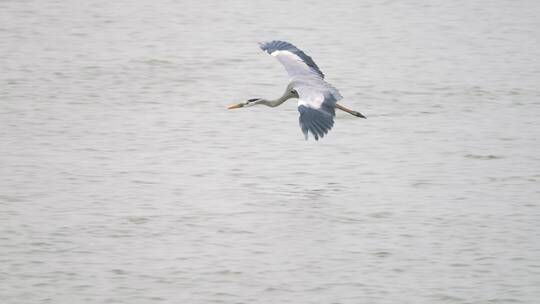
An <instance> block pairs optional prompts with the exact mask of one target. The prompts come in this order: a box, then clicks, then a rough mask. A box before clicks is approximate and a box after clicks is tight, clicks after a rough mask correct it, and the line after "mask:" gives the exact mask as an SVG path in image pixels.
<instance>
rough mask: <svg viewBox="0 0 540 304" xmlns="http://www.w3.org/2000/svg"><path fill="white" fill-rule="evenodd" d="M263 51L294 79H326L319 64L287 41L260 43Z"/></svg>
mask: <svg viewBox="0 0 540 304" xmlns="http://www.w3.org/2000/svg"><path fill="white" fill-rule="evenodd" d="M259 46H260V47H261V49H262V50H263V51H265V52H267V53H268V54H270V55H272V56H274V57H276V58H277V59H278V60H279V61H280V62H281V64H283V66H284V67H285V69H286V70H287V73H288V74H289V77H290V78H291V79H292V78H294V77H296V76H300V75H314V76H315V75H316V76H318V77H320V78H321V79H323V78H324V74H323V72H321V70H320V69H319V67H318V66H317V64H315V62H314V61H313V59H311V57H309V56H308V55H306V54H305V53H304V52H302V50H300V49H299V48H297V47H296V46H294V45H292V44H290V43H288V42H285V41H278V40H273V41H267V42H261V43H259Z"/></svg>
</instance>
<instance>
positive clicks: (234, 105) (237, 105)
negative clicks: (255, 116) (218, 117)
mask: <svg viewBox="0 0 540 304" xmlns="http://www.w3.org/2000/svg"><path fill="white" fill-rule="evenodd" d="M243 106H244V104H243V103H237V104H233V105H230V106H228V107H227V109H229V110H232V109H238V108H241V107H243Z"/></svg>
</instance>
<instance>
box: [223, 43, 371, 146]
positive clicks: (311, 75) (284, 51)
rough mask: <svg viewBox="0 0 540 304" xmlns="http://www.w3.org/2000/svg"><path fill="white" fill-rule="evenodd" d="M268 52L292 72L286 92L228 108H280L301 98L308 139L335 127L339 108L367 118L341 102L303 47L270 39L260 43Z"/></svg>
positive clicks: (299, 110) (303, 126)
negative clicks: (275, 96)
mask: <svg viewBox="0 0 540 304" xmlns="http://www.w3.org/2000/svg"><path fill="white" fill-rule="evenodd" d="M259 46H260V48H261V49H262V50H263V51H265V52H266V53H268V54H270V55H272V56H274V57H276V58H277V59H278V60H279V62H281V64H282V65H283V66H284V67H285V70H286V71H287V74H289V79H290V82H289V84H288V85H287V89H286V90H285V93H283V95H282V96H281V97H279V98H278V99H274V100H267V99H263V98H252V99H249V100H247V101H245V102H242V103H238V104H233V105H230V106H229V107H228V109H237V108H245V107H251V106H254V105H258V104H262V105H265V106H269V107H277V106H279V105H281V104H282V103H284V102H285V101H287V100H289V99H291V98H298V112H300V117H299V122H300V128H301V129H302V132H303V133H304V137H305V138H306V140H307V139H308V133H311V135H312V136H313V137H314V138H315V140H319V138H322V137H324V135H326V134H327V133H328V131H330V129H332V127H333V126H334V116H335V115H336V113H335V109H336V108H337V109H340V110H342V111H345V112H347V113H349V114H351V115H354V116H356V117H362V118H366V117H365V116H364V115H362V114H361V113H359V112H356V111H353V110H350V109H347V108H346V107H344V106H342V105H340V104H338V103H337V101H338V100H340V99H341V98H342V97H341V94H339V92H338V90H337V89H336V88H334V87H333V86H332V85H331V84H329V83H328V82H326V81H325V80H324V74H323V72H321V70H320V69H319V67H318V66H317V64H316V63H315V62H314V61H313V59H311V57H309V56H308V55H306V54H305V53H304V52H303V51H302V50H300V49H299V48H297V47H296V46H294V45H292V44H291V43H288V42H285V41H278V40H274V41H268V42H262V43H259Z"/></svg>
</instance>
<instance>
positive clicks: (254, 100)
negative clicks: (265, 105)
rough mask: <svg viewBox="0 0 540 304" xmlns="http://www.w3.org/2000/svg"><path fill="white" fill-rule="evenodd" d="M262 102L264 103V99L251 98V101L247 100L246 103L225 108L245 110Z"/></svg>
mask: <svg viewBox="0 0 540 304" xmlns="http://www.w3.org/2000/svg"><path fill="white" fill-rule="evenodd" d="M262 102H264V99H262V98H251V99H248V100H247V101H244V102H241V103H237V104H233V105H230V106H228V107H227V109H229V110H231V109H238V108H246V107H251V106H254V105H256V104H259V103H262Z"/></svg>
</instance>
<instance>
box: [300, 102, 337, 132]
mask: <svg viewBox="0 0 540 304" xmlns="http://www.w3.org/2000/svg"><path fill="white" fill-rule="evenodd" d="M298 112H300V117H299V119H298V121H299V122H300V128H301V129H302V132H303V133H304V137H305V138H306V139H307V138H308V132H309V133H311V135H313V137H315V140H319V138H323V137H324V135H326V133H328V131H330V130H331V129H332V127H333V126H334V116H333V115H332V114H330V113H328V112H326V111H321V110H319V109H314V108H310V107H309V106H305V105H300V106H298Z"/></svg>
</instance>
